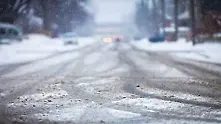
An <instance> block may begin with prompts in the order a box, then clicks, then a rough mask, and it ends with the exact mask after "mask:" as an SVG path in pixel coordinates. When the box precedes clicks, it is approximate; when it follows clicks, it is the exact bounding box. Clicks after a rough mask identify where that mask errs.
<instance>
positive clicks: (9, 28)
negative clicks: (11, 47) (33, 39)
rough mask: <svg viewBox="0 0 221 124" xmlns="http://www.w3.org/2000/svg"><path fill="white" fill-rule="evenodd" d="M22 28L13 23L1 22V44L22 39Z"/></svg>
mask: <svg viewBox="0 0 221 124" xmlns="http://www.w3.org/2000/svg"><path fill="white" fill-rule="evenodd" d="M22 37H23V32H22V30H21V29H20V28H19V27H17V26H15V25H11V24H4V23H0V44H10V43H12V42H14V41H19V42H20V41H22Z"/></svg>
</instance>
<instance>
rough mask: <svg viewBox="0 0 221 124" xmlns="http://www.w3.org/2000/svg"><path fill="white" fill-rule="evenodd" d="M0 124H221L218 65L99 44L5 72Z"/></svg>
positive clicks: (1, 72)
mask: <svg viewBox="0 0 221 124" xmlns="http://www.w3.org/2000/svg"><path fill="white" fill-rule="evenodd" d="M0 95H1V96H0V105H1V106H0V122H1V123H5V124H8V123H27V124H35V123H61V124H64V123H70V124H72V123H79V124H83V123H121V124H124V123H125V124H128V123H194V124H195V123H217V124H218V123H221V65H217V64H210V63H203V62H198V61H192V60H186V59H181V58H176V57H173V56H170V54H168V53H165V52H146V51H141V50H139V49H136V48H135V47H133V46H132V45H131V44H130V43H125V42H122V43H103V42H97V43H94V44H93V45H90V46H86V47H84V48H82V49H80V50H75V51H68V52H63V53H62V54H57V55H53V56H51V57H47V58H45V59H41V60H38V61H33V62H27V63H19V64H13V65H3V66H0Z"/></svg>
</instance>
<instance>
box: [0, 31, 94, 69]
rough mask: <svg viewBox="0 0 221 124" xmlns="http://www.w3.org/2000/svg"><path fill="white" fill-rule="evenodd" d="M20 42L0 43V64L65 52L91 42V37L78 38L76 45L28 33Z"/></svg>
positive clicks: (32, 59)
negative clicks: (26, 37)
mask: <svg viewBox="0 0 221 124" xmlns="http://www.w3.org/2000/svg"><path fill="white" fill-rule="evenodd" d="M28 37H29V39H26V40H23V41H22V42H21V43H13V44H11V45H0V60H1V61H0V65H4V64H13V63H21V62H28V61H34V60H37V59H41V58H45V57H47V56H49V55H52V54H56V53H59V52H65V51H69V50H73V49H77V48H81V47H83V46H86V45H89V44H92V43H93V42H94V39H93V38H90V37H88V38H79V44H78V45H77V46H73V45H70V46H64V43H63V40H61V39H52V38H49V37H47V36H44V35H40V34H30V35H28Z"/></svg>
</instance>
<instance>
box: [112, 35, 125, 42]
mask: <svg viewBox="0 0 221 124" xmlns="http://www.w3.org/2000/svg"><path fill="white" fill-rule="evenodd" d="M113 39H114V41H115V42H121V41H123V37H122V36H114V38H113Z"/></svg>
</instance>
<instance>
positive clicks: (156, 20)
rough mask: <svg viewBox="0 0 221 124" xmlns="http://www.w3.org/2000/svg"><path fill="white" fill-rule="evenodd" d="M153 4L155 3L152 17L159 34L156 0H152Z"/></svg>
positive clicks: (156, 31)
mask: <svg viewBox="0 0 221 124" xmlns="http://www.w3.org/2000/svg"><path fill="white" fill-rule="evenodd" d="M152 3H153V15H152V16H153V19H154V25H155V33H159V25H158V18H157V5H156V0H152Z"/></svg>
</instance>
